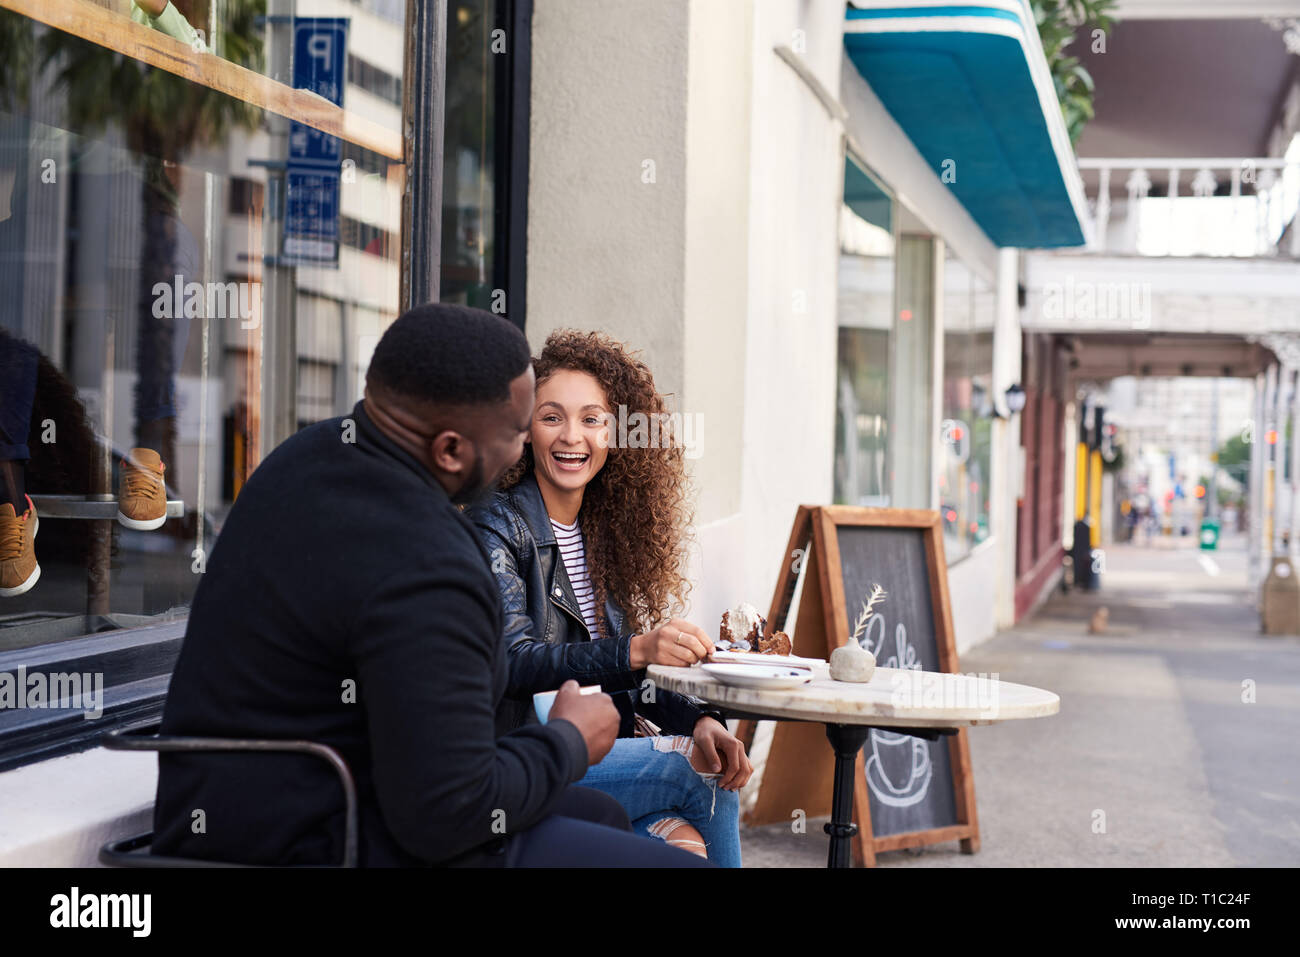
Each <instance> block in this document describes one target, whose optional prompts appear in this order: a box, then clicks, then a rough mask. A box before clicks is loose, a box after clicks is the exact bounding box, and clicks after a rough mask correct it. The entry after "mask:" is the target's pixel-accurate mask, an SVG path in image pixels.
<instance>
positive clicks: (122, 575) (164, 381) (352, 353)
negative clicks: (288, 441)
mask: <svg viewBox="0 0 1300 957" xmlns="http://www.w3.org/2000/svg"><path fill="white" fill-rule="evenodd" d="M510 6H511V5H510V4H509V3H508V2H507V0H497V2H493V0H452V2H450V3H448V5H447V8H448V9H447V16H448V51H447V67H446V69H447V75H446V97H447V100H446V117H447V121H446V127H447V129H446V136H445V140H446V148H445V153H444V167H445V170H446V172H445V174H444V175H445V185H446V189H445V200H444V211H443V217H444V218H443V223H444V232H443V249H442V251H441V260H440V261H441V263H442V287H441V290H442V292H441V294H442V298H444V299H447V300H451V301H459V302H469V303H470V304H473V305H478V306H483V307H485V308H492V306H493V302H492V293H493V290H494V289H497V288H500V287H503V286H504V280H503V278H502V264H501V259H502V257H501V256H500V255H499V254H498V246H499V244H498V243H497V237H498V236H499V234H500V233H501V232H502V230H503V229H504V228H505V224H504V220H503V218H502V211H501V209H500V208H499V204H498V203H496V202H495V196H496V192H497V184H498V181H499V178H500V176H501V174H502V172H503V167H504V166H505V165H507V160H508V154H506V153H505V152H504V150H505V149H506V146H507V145H508V142H507V141H508V137H507V136H503V135H501V134H500V133H499V130H501V129H502V124H503V122H504V120H505V117H504V115H503V113H504V111H503V109H502V100H501V92H502V90H503V89H504V86H505V85H504V84H503V83H502V82H501V77H503V76H505V75H506V69H507V68H506V66H505V60H506V57H505V56H504V55H502V54H505V53H506V50H505V48H504V46H503V44H504V42H505V38H504V36H503V35H502V34H503V32H504V31H501V30H499V29H498V27H499V25H500V24H502V23H504V22H506V16H505V13H506V12H507V11H508V8H509V7H510ZM7 7H8V4H6V3H5V2H4V0H0V290H2V291H3V295H0V390H2V396H0V397H2V399H3V408H2V411H3V418H2V419H0V432H2V434H0V442H2V443H3V450H4V458H3V459H0V526H3V527H0V547H4V546H5V543H6V536H5V531H6V529H7V528H8V526H7V525H5V521H6V515H7V514H8V513H7V512H6V511H5V510H4V504H5V503H10V504H17V505H19V506H22V507H20V508H16V509H15V513H14V515H15V519H21V517H22V514H23V508H25V505H26V503H27V500H28V497H30V500H31V504H32V505H33V506H34V512H35V514H36V516H37V519H38V521H39V525H38V526H36V527H37V528H38V532H39V539H38V540H37V541H36V542H35V549H34V551H35V559H36V562H37V563H38V564H39V577H37V578H36V579H35V581H34V583H29V587H27V588H25V590H21V593H12V594H8V595H5V596H3V597H0V653H3V652H6V651H13V650H14V649H23V648H30V647H33V646H36V645H45V644H49V643H51V642H58V641H63V640H67V639H71V638H76V637H79V636H84V635H87V634H91V633H96V632H101V631H112V630H115V629H120V628H128V627H135V626H139V625H144V624H150V623H156V622H164V621H169V620H173V619H177V618H180V617H183V616H184V614H185V613H186V610H187V606H188V603H189V600H190V596H191V595H192V593H193V591H194V589H195V587H196V585H197V583H198V581H199V575H200V574H202V571H203V566H204V561H205V558H206V555H207V553H208V551H209V550H210V549H211V547H212V543H213V541H214V539H215V537H216V535H217V533H218V532H219V531H220V529H221V524H222V520H223V518H224V516H225V515H226V514H227V512H228V510H229V508H230V505H231V503H232V502H233V500H234V498H235V497H236V496H237V495H238V494H239V490H240V488H241V486H242V485H243V483H244V482H245V481H246V479H247V477H248V475H249V474H250V473H251V472H252V470H253V469H254V468H255V467H256V466H257V464H258V462H260V461H261V460H262V459H263V458H264V457H265V456H266V454H267V453H268V452H269V451H270V450H271V449H272V448H274V446H275V445H276V444H278V443H279V442H280V441H282V440H283V439H285V438H287V437H288V436H289V435H291V434H292V433H293V432H294V431H295V430H297V429H298V428H301V427H302V426H304V425H307V424H309V423H311V422H315V421H318V420H320V419H323V418H328V417H331V416H334V415H339V414H343V413H345V412H346V411H348V410H349V409H351V407H352V405H353V403H354V402H355V401H356V400H357V399H358V398H359V397H360V395H361V390H362V386H363V381H364V372H365V369H366V367H367V365H368V363H369V359H370V353H371V351H372V350H373V348H374V345H375V343H376V342H377V341H378V338H379V336H380V335H381V334H382V332H383V330H384V329H385V328H386V327H387V325H388V323H390V322H391V321H392V320H393V319H394V318H395V317H396V315H397V314H398V311H399V301H400V294H401V280H402V266H401V248H400V247H401V231H402V197H403V190H404V185H405V173H406V169H405V166H404V164H403V161H402V153H403V138H402V105H403V104H402V95H403V93H402V90H403V83H402V64H403V52H404V50H405V46H406V38H405V36H404V27H403V20H404V11H405V9H406V4H405V3H404V2H400V0H354V2H350V3H343V2H324V0H322V2H314V3H313V2H305V0H303V2H292V0H247V2H244V0H226V2H221V3H215V4H209V3H198V2H186V0H177V2H175V3H174V4H172V5H164V4H157V3H154V2H152V0H150V2H141V0H136V2H135V3H131V2H129V0H125V2H121V3H119V2H111V3H95V2H90V0H49V2H48V3H46V4H44V5H43V6H42V8H41V12H40V14H39V15H38V16H39V19H31V18H29V17H26V16H23V15H20V14H19V13H17V12H15V11H14V10H12V9H8V8H7ZM23 7H24V8H25V9H26V8H28V7H29V5H27V4H24V5H23ZM154 7H165V10H164V13H163V15H162V16H161V17H158V16H155V15H154V14H153V12H152V10H153V8H154ZM74 34H75V35H74ZM509 39H510V42H511V43H515V42H518V40H519V38H518V37H511V38H509ZM494 44H497V45H498V46H499V47H500V48H499V49H498V48H496V47H494ZM497 311H502V310H501V309H498V310H497ZM517 321H521V319H517ZM138 450H143V451H138ZM158 476H161V485H159V480H158V478H157V477H158ZM142 483H143V486H142ZM155 486H156V487H159V488H161V489H162V490H163V491H164V492H165V500H164V504H162V505H159V503H158V501H148V502H144V503H143V504H141V501H140V496H139V494H138V493H139V492H140V489H141V488H142V487H155ZM133 496H135V497H134V498H133ZM145 497H146V498H147V497H148V496H145ZM155 498H157V496H155ZM11 499H12V502H10V500H11ZM159 508H161V509H162V513H161V515H160V516H158V517H161V518H162V521H161V522H157V523H156V527H154V525H155V513H156V512H157V510H158V509H159ZM146 513H147V514H146ZM15 519H10V520H9V521H10V523H12V522H13V521H14V520H15ZM124 519H125V520H124ZM10 538H12V536H10ZM10 544H12V542H10ZM19 544H20V545H21V542H20V543H19ZM10 591H11V592H18V591H19V589H17V588H14V589H10Z"/></svg>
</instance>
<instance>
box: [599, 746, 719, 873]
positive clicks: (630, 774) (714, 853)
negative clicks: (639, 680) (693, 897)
mask: <svg viewBox="0 0 1300 957" xmlns="http://www.w3.org/2000/svg"><path fill="white" fill-rule="evenodd" d="M682 741H685V742H686V743H685V744H683V743H682ZM693 743H694V742H692V741H691V739H690V738H689V737H687V738H684V739H682V738H678V737H677V736H674V735H663V736H661V737H656V738H619V739H618V740H617V741H615V742H614V747H613V748H612V749H610V752H609V754H607V755H605V759H604V760H603V761H601V762H600V763H599V764H594V765H592V766H591V767H590V768H588V769H587V775H586V777H584V778H583V779H582V780H581V781H578V782H576V783H577V784H580V785H582V786H583V787H588V788H595V789H596V790H598V791H604V792H605V793H606V794H608V795H609V796H610V797H612V798H614V799H615V800H616V801H618V803H619V804H621V805H623V809H624V810H625V811H627V816H628V817H629V818H631V820H632V829H633V830H634V831H636V832H637V833H638V834H640V835H642V836H643V837H651V838H660V839H664V837H666V834H665V830H666V827H665V825H664V824H661V822H666V821H669V820H671V819H672V818H681V819H682V820H684V821H686V822H687V823H688V824H691V825H692V826H694V827H695V829H696V830H697V831H699V832H700V834H701V836H703V838H704V843H705V845H706V846H707V848H708V855H709V860H711V861H713V863H715V864H717V865H718V866H719V867H740V797H739V795H738V794H737V793H736V792H735V791H724V790H723V789H722V788H720V787H718V784H717V780H718V775H713V774H701V773H700V772H699V771H696V770H695V768H693V767H691V762H690V759H689V756H688V755H689V746H690V745H693ZM656 825H659V826H658V827H656ZM667 827H671V825H670V824H669V825H667ZM688 850H689V848H688Z"/></svg>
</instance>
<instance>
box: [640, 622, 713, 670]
mask: <svg viewBox="0 0 1300 957" xmlns="http://www.w3.org/2000/svg"><path fill="white" fill-rule="evenodd" d="M711 654H713V641H712V639H710V638H709V636H708V635H707V634H705V633H704V629H702V628H700V627H698V626H697V625H692V624H691V623H690V622H689V621H686V620H685V619H682V618H673V619H672V620H670V621H668V622H667V623H665V624H662V625H660V626H659V627H658V628H656V629H655V630H654V631H647V632H646V633H645V634H644V635H634V636H633V637H632V670H633V671H640V670H641V669H642V668H644V667H645V666H646V665H678V666H682V667H684V666H687V665H693V664H695V662H697V661H701V660H703V659H704V658H707V657H708V656H709V655H711Z"/></svg>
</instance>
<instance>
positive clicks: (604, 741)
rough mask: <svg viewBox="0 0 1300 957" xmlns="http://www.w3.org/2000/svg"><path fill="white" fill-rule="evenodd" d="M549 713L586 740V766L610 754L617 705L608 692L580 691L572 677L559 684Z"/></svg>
mask: <svg viewBox="0 0 1300 957" xmlns="http://www.w3.org/2000/svg"><path fill="white" fill-rule="evenodd" d="M550 717H551V718H563V719H564V720H565V721H568V722H570V723H572V724H573V726H574V727H575V728H577V729H578V731H580V732H581V733H582V739H583V740H584V741H586V742H587V765H588V766H591V765H593V764H596V763H598V762H599V761H600V760H601V759H602V758H604V757H605V755H607V754H609V749H610V748H612V747H613V746H614V741H615V739H616V738H617V737H618V709H617V708H615V707H614V699H613V698H611V697H610V696H609V695H607V694H582V693H580V692H579V691H578V682H576V681H574V680H573V679H572V678H570V679H569V680H568V681H566V682H565V683H564V684H562V685H560V690H559V693H558V694H556V696H555V703H554V704H552V705H551V713H550Z"/></svg>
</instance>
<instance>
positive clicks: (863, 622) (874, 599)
mask: <svg viewBox="0 0 1300 957" xmlns="http://www.w3.org/2000/svg"><path fill="white" fill-rule="evenodd" d="M885 597H886V595H885V589H883V588H881V587H880V586H879V585H874V584H873V585H872V586H871V597H870V598H868V599H867V600H866V601H864V602H863V603H862V614H860V615H858V620H857V621H856V622H854V624H853V640H854V641H857V640H858V638H859V637H860V636H861V635H862V633H863V632H864V631H866V629H867V621H868V620H870V618H871V616H872V615H873V614H875V612H873V611H872V610H871V609H872V608H874V607H875V606H876V605H878V604H880V603H881V602H882V601H884V600H885Z"/></svg>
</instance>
